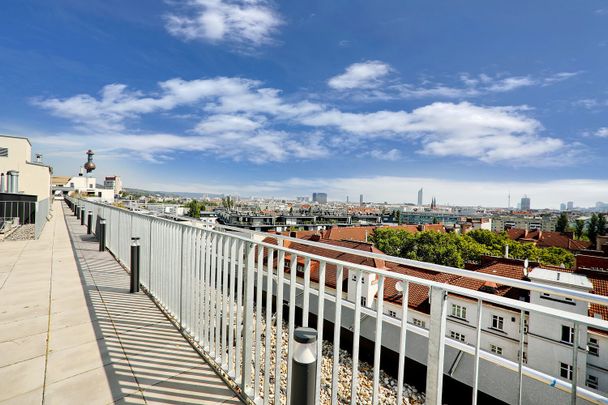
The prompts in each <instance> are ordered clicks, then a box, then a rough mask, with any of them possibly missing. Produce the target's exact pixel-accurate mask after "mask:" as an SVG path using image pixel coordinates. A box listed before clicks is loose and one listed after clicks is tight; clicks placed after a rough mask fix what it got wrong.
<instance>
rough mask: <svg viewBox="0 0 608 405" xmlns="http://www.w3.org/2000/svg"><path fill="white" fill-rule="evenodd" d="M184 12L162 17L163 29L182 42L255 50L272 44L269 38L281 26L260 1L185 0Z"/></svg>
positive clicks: (274, 15) (267, 7) (280, 19)
mask: <svg viewBox="0 0 608 405" xmlns="http://www.w3.org/2000/svg"><path fill="white" fill-rule="evenodd" d="M185 8H186V10H183V12H180V13H171V14H169V15H167V16H166V21H167V23H166V28H167V30H168V31H169V33H171V34H172V35H174V36H176V37H179V38H183V39H186V40H196V39H200V40H203V41H207V42H211V43H218V42H229V43H233V44H235V45H237V46H238V47H257V46H260V45H264V44H268V43H271V42H273V39H272V36H273V35H274V34H275V33H276V31H277V30H278V29H279V27H280V26H281V25H282V24H283V20H282V18H281V16H280V15H279V13H278V12H277V11H275V10H274V9H273V8H272V7H271V5H270V4H269V3H268V2H266V1H264V0H189V1H188V2H187V3H186V7H185Z"/></svg>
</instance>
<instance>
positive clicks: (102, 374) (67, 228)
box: [0, 202, 241, 405]
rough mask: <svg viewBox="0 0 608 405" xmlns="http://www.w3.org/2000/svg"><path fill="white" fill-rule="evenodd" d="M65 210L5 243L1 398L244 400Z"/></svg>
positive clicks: (1, 250) (0, 273)
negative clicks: (132, 289)
mask: <svg viewBox="0 0 608 405" xmlns="http://www.w3.org/2000/svg"><path fill="white" fill-rule="evenodd" d="M64 210H65V212H66V213H67V212H68V211H67V208H66V207H65V206H62V205H61V204H60V202H55V203H54V207H53V215H54V216H53V218H52V219H51V220H50V221H49V223H48V224H47V225H46V227H45V229H44V231H43V232H42V235H41V237H40V238H39V239H38V240H31V241H20V242H4V243H0V258H1V260H0V404H3V405H4V404H30V403H31V404H34V403H39V404H42V403H44V404H71V403H73V404H82V403H88V404H107V403H126V404H129V403H131V404H150V403H158V404H161V403H172V404H175V403H190V404H192V403H197V404H198V403H201V404H204V403H209V404H217V403H233V404H238V403H241V402H240V400H239V399H238V397H237V396H236V394H235V393H234V392H233V391H232V390H231V389H230V388H228V386H227V385H226V384H225V383H224V381H223V380H222V379H221V378H220V377H219V376H218V375H217V374H216V373H215V372H214V370H213V369H212V368H211V367H210V366H209V365H208V364H207V363H206V362H205V361H204V360H203V359H202V358H201V357H200V356H199V354H198V353H197V352H196V351H195V350H194V349H193V348H192V347H191V346H190V344H189V343H188V342H187V341H186V340H185V339H184V337H183V336H182V335H181V334H180V332H179V331H178V330H177V329H176V328H175V327H174V325H173V324H172V323H171V322H170V321H169V320H168V319H167V318H166V317H165V315H164V314H163V313H162V312H161V311H160V310H159V309H158V308H157V307H156V305H155V304H154V303H153V302H152V301H151V300H150V299H149V298H148V296H147V295H145V294H144V293H137V294H129V276H128V274H127V273H126V272H125V270H124V269H123V268H122V267H121V266H120V265H119V264H118V263H117V262H116V261H115V260H114V258H113V257H112V256H111V255H110V253H108V252H99V251H98V244H97V242H95V241H94V240H93V238H92V237H91V236H89V235H86V230H85V228H84V227H82V226H79V224H78V225H77V220H76V218H74V217H73V216H69V215H65V214H64Z"/></svg>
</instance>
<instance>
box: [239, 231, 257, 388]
mask: <svg viewBox="0 0 608 405" xmlns="http://www.w3.org/2000/svg"><path fill="white" fill-rule="evenodd" d="M254 265H255V243H253V242H248V243H247V268H246V269H245V275H244V276H245V277H244V278H245V280H244V281H245V300H244V308H243V347H242V352H243V354H242V359H243V364H242V370H241V371H242V378H241V386H242V389H243V392H245V394H246V395H252V394H253V392H252V390H251V389H250V387H249V386H250V385H251V358H252V351H253V341H252V339H251V332H252V331H253V282H254V279H253V277H254V268H253V267H254Z"/></svg>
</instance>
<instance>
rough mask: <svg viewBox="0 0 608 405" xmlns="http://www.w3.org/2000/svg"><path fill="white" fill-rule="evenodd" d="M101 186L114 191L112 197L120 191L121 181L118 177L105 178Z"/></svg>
mask: <svg viewBox="0 0 608 405" xmlns="http://www.w3.org/2000/svg"><path fill="white" fill-rule="evenodd" d="M103 186H104V187H105V188H110V189H112V190H114V195H118V194H120V192H121V191H122V180H121V179H120V176H106V178H105V180H104V181H103Z"/></svg>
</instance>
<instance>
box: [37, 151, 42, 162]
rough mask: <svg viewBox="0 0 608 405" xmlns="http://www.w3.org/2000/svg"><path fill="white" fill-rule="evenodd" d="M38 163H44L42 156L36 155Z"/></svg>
mask: <svg viewBox="0 0 608 405" xmlns="http://www.w3.org/2000/svg"><path fill="white" fill-rule="evenodd" d="M36 163H42V154H40V153H36Z"/></svg>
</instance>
